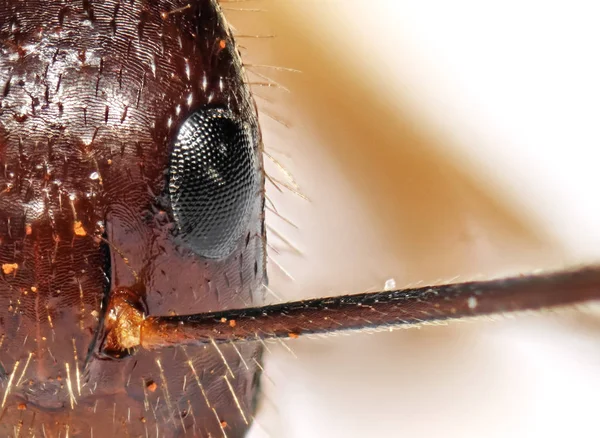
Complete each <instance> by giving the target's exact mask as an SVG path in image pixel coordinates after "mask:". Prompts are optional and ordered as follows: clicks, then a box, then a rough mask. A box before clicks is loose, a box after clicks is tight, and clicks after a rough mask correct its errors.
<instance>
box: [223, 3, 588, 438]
mask: <svg viewBox="0 0 600 438" xmlns="http://www.w3.org/2000/svg"><path fill="white" fill-rule="evenodd" d="M222 6H223V8H224V9H225V12H226V15H227V17H228V19H229V21H230V23H231V25H232V26H233V27H234V28H235V32H236V34H237V35H238V36H237V41H238V43H239V45H240V50H241V52H242V56H243V58H244V60H245V63H246V64H247V70H248V76H249V81H250V82H251V83H252V84H253V89H254V92H255V95H256V100H257V104H258V107H259V110H260V111H261V122H262V126H263V134H264V143H265V147H266V151H267V155H266V156H265V160H266V162H267V169H268V173H269V175H270V181H268V182H267V195H268V197H269V201H268V207H269V211H268V212H267V223H268V225H269V244H270V248H269V256H270V258H269V265H268V272H269V277H270V289H271V291H272V293H270V294H269V296H268V299H269V300H270V301H272V302H276V301H280V300H291V299H298V298H307V297H316V296H328V295H339V294H343V293H358V292H362V291H366V290H381V289H383V288H384V285H385V284H386V282H387V284H388V285H391V284H395V285H396V286H397V287H398V288H400V287H405V286H409V285H416V284H437V283H442V282H448V281H465V280H472V279H486V278H494V277H500V276H505V275H510V274H527V273H531V272H534V271H537V270H545V269H560V268H564V267H573V266H580V265H584V264H592V263H597V262H598V261H600V201H599V200H598V196H597V194H596V189H597V188H598V187H600V172H598V171H597V169H598V158H599V156H600V152H598V151H599V150H600V128H599V126H600V124H599V123H598V121H599V120H600V84H599V78H600V50H599V49H600V47H599V46H600V26H598V25H597V22H598V16H599V14H598V12H599V10H600V5H597V2H594V1H582V0H580V1H571V2H566V1H558V2H547V1H546V2H543V1H537V0H521V1H516V0H503V1H501V2H500V1H495V0H493V1H487V2H477V1H468V0H452V1H441V0H438V1H433V0H419V1H416V0H412V1H404V0H393V1H392V0H370V1H369V0H343V1H341V0H340V1H333V0H329V1H328V0H296V1H292V0H256V1H252V0H249V1H239V0H238V1H228V2H226V1H225V0H222ZM296 70H298V71H299V72H297V71H296ZM282 168H283V169H285V170H282ZM291 175H293V179H292V177H291ZM286 186H287V187H286ZM290 189H291V190H290ZM294 192H296V193H294ZM599 315H600V313H599V312H598V311H597V310H595V309H594V308H593V306H587V307H586V308H584V309H579V310H576V311H575V310H573V311H566V312H561V313H558V314H554V313H553V314H545V315H536V316H531V317H521V318H518V319H503V320H501V321H493V322H492V321H481V322H476V323H475V322H469V323H456V324H451V325H447V326H436V327H426V328H422V329H416V330H400V331H396V332H393V333H378V334H353V335H351V336H336V337H330V338H328V339H325V340H304V339H298V340H295V341H293V342H289V343H286V344H285V345H284V344H281V345H279V344H274V345H270V346H269V349H270V351H269V352H268V354H267V356H266V359H265V362H266V365H265V368H266V369H265V374H264V376H263V379H262V394H261V396H260V401H259V411H258V414H257V417H256V422H255V424H254V426H253V430H252V432H251V434H250V436H251V437H252V438H262V437H273V438H280V437H290V438H297V437H298V438H300V437H302V438H304V437H375V436H389V437H396V436H398V437H401V436H412V437H430V436H440V437H482V436H483V437H507V436H511V437H525V436H527V437H531V436H540V437H542V436H543V437H555V436H556V437H564V436H578V437H586V436H594V437H597V436H598V435H599V434H600V426H598V423H597V419H596V417H595V415H596V411H597V406H598V396H599V394H600V316H599ZM286 346H287V347H289V348H290V349H291V351H289V350H288V348H286Z"/></svg>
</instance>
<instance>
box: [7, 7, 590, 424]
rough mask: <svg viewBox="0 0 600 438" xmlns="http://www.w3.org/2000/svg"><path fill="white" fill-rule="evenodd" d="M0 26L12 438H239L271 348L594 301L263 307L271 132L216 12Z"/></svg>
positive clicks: (39, 19) (384, 300)
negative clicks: (271, 343) (312, 338)
mask: <svg viewBox="0 0 600 438" xmlns="http://www.w3.org/2000/svg"><path fill="white" fill-rule="evenodd" d="M0 26H1V27H0V39H1V41H2V58H1V59H0V86H1V87H3V88H2V93H3V94H2V107H1V112H0V147H1V149H0V153H1V156H0V160H1V164H2V168H3V169H2V170H3V173H2V175H1V176H0V177H1V178H2V179H1V181H0V183H1V184H2V187H0V190H2V193H1V195H0V238H1V239H2V242H1V243H2V247H1V249H0V258H1V259H0V263H1V264H2V271H3V272H2V283H1V285H2V286H1V289H0V300H2V303H1V304H0V308H1V309H4V310H3V313H2V314H1V316H2V319H1V320H0V325H1V327H2V346H1V350H0V360H1V363H2V365H3V367H4V373H3V382H2V383H3V393H2V404H1V409H2V413H1V414H0V415H1V417H0V432H2V433H3V434H13V433H15V431H16V434H17V435H19V434H23V435H27V434H29V435H41V436H43V435H47V436H59V435H69V436H90V435H94V434H95V435H96V436H140V435H141V436H145V435H148V434H157V435H159V436H180V435H185V434H189V435H190V436H220V435H226V436H242V435H243V434H244V433H245V431H246V430H247V428H248V426H249V424H250V423H251V421H252V411H253V409H254V397H255V395H256V386H257V382H258V380H257V379H258V370H259V369H260V367H261V362H260V353H261V350H262V348H261V346H262V342H263V339H264V338H269V337H282V338H292V339H294V338H296V337H298V336H300V335H303V334H311V333H330V332H333V331H336V330H347V329H353V328H382V327H388V326H396V325H402V324H411V325H412V324H420V323H422V322H426V321H439V320H447V319H454V318H463V317H468V316H477V315H482V314H489V313H497V312H509V311H520V310H527V309H539V308H544V307H550V306H556V305H563V304H571V303H574V302H580V301H586V300H589V299H593V298H597V297H598V294H599V293H600V292H599V291H598V287H597V285H598V272H597V271H596V270H594V269H589V270H582V271H577V272H566V273H558V274H553V275H547V276H541V277H526V278H522V279H512V280H507V281H496V282H482V283H476V284H458V285H450V286H441V287H435V288H430V287H425V288H421V289H415V290H411V291H393V292H382V293H379V294H368V295H358V296H352V297H336V298H331V299H317V300H313V301H308V302H299V303H288V304H282V305H276V306H274V307H260V308H256V306H260V305H261V304H262V295H263V291H262V288H261V286H262V284H263V283H265V282H266V277H265V274H264V269H265V230H264V220H263V211H264V210H263V209H264V194H263V188H264V176H263V166H262V156H261V153H262V145H261V136H260V132H259V128H258V122H257V118H256V111H255V106H254V104H253V102H252V100H251V96H250V92H249V89H248V87H247V85H246V84H245V83H244V76H243V71H242V67H241V60H240V57H239V54H238V53H237V49H236V46H235V42H234V40H233V38H232V36H231V33H230V31H229V29H228V27H227V25H226V23H225V22H224V20H223V19H222V17H221V13H220V11H219V9H218V6H217V4H216V3H215V2H214V1H212V0H210V1H209V0H205V1H200V0H199V1H197V2H186V1H180V2H172V1H150V2H141V1H140V2H136V1H133V2H119V1H117V0H114V1H109V2H104V3H101V4H100V3H99V4H96V3H95V2H88V1H84V2H52V3H49V4H45V3H44V2H31V3H23V2H18V1H5V2H2V3H0ZM236 308H237V309H242V310H226V309H236ZM248 308H251V309H248ZM181 315H183V316H181ZM173 346H175V347H177V348H167V347H173Z"/></svg>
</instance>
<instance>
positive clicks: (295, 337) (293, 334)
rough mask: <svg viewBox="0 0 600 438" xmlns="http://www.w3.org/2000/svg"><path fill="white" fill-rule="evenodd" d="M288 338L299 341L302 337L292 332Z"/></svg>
mask: <svg viewBox="0 0 600 438" xmlns="http://www.w3.org/2000/svg"><path fill="white" fill-rule="evenodd" d="M288 337H289V338H291V339H298V338H299V337H300V335H299V334H298V333H294V332H290V333H288Z"/></svg>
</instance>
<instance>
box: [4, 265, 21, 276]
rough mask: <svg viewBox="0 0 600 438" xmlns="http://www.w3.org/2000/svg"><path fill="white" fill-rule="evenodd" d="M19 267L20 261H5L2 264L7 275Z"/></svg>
mask: <svg viewBox="0 0 600 438" xmlns="http://www.w3.org/2000/svg"><path fill="white" fill-rule="evenodd" d="M18 268H19V264H18V263H4V264H3V265H2V272H4V274H5V275H8V274H12V273H14V272H15V271H16V270H17V269H18Z"/></svg>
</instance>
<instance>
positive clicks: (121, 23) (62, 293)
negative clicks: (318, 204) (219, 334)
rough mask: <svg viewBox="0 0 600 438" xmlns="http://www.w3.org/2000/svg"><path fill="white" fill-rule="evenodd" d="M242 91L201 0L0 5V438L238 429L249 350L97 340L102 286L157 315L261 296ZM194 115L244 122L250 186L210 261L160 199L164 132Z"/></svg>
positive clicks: (253, 373) (210, 10)
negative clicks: (115, 349)
mask: <svg viewBox="0 0 600 438" xmlns="http://www.w3.org/2000/svg"><path fill="white" fill-rule="evenodd" d="M243 81H244V76H243V72H242V67H241V61H240V59H239V54H238V52H237V50H236V48H235V45H234V42H233V40H232V38H231V35H230V33H229V30H228V28H227V25H226V24H225V23H224V21H223V18H222V16H221V13H220V11H219V9H218V6H217V5H216V2H215V0H196V1H192V2H188V1H182V0H175V1H169V0H145V1H144V0H125V1H119V0H106V1H101V2H100V1H98V2H96V1H88V0H83V1H66V0H63V1H52V2H47V1H43V0H39V1H18V0H14V1H9V0H0V264H1V265H2V272H0V331H1V333H0V364H1V365H2V367H3V369H2V370H1V371H2V375H1V376H0V377H1V387H0V402H1V404H2V407H1V409H0V412H1V414H0V435H3V436H4V435H7V434H11V435H12V434H13V433H15V431H16V430H19V431H23V432H21V433H31V434H35V435H36V436H44V434H46V436H58V435H61V436H64V435H65V433H66V434H67V435H68V436H90V435H91V434H92V433H93V435H94V436H146V435H147V434H152V435H156V434H158V436H180V435H185V434H186V433H187V434H189V435H190V436H221V435H222V434H223V432H222V430H221V428H224V430H225V432H226V433H227V436H230V437H231V436H242V435H243V434H244V431H245V430H246V429H247V422H249V421H250V418H251V417H250V414H251V411H252V404H253V397H254V394H255V390H256V385H257V366H258V363H257V361H259V360H260V357H259V355H260V350H259V348H258V347H257V346H255V345H250V344H249V345H245V346H242V347H238V348H239V351H236V350H235V349H233V348H232V347H231V348H230V347H229V346H225V347H220V350H221V352H218V351H217V350H216V349H215V348H214V347H206V348H187V349H185V350H184V349H170V350H165V351H162V352H158V353H156V352H137V353H134V354H132V355H131V356H128V357H125V358H122V359H118V360H111V359H106V358H102V357H100V356H99V355H98V352H97V348H96V347H95V346H97V345H98V342H96V341H97V340H101V339H102V336H103V327H102V324H101V321H102V320H103V318H104V316H105V315H104V309H106V306H107V303H108V301H109V299H110V297H111V293H112V292H113V291H114V290H116V288H128V289H129V290H131V291H132V293H134V294H135V295H136V297H137V298H139V300H140V302H141V303H142V304H143V306H144V307H145V310H146V311H147V312H148V313H150V314H155V315H159V314H185V313H195V312H202V311H209V310H221V309H226V308H230V307H243V306H247V305H253V304H258V303H260V301H261V296H260V292H259V291H260V286H261V284H262V282H263V281H264V278H263V277H264V227H263V220H262V207H263V195H262V185H263V178H262V164H261V163H262V161H261V156H260V154H261V150H262V146H261V140H260V132H259V128H258V123H257V119H256V111H255V107H254V104H253V102H252V100H251V97H250V93H249V90H248V88H247V87H246V86H245V84H244V83H243ZM207 107H211V108H223V109H224V110H226V111H227V112H228V114H231V115H232V117H234V118H236V120H238V121H239V123H242V124H243V125H244V127H245V129H247V132H248V135H249V136H250V138H251V139H252V140H253V142H252V153H253V154H254V160H253V161H252V163H254V166H255V167H254V171H255V172H256V174H257V181H258V184H257V185H256V189H255V190H254V192H253V193H252V200H251V202H250V203H249V206H248V207H247V208H246V210H245V211H246V212H245V213H244V214H246V215H247V220H246V221H245V222H243V221H242V222H243V223H242V225H240V226H241V227H242V229H241V231H240V230H238V231H237V232H238V234H240V235H241V237H237V236H236V241H235V242H234V243H233V244H229V246H230V247H232V248H233V250H228V251H226V252H223V253H219V255H222V257H219V258H217V259H215V258H211V259H209V258H203V257H202V256H201V255H200V254H198V251H195V250H194V248H193V245H189V244H186V240H185V235H183V236H182V235H181V234H182V233H181V230H180V227H179V226H178V223H177V217H176V215H175V214H174V212H173V208H172V202H171V197H170V196H169V188H168V180H169V166H170V164H171V153H172V150H173V145H174V142H175V139H176V136H177V134H178V130H179V127H180V126H181V124H182V123H183V121H184V120H186V119H187V118H188V117H189V116H190V115H191V114H193V113H194V112H195V111H198V110H200V109H202V108H207ZM178 234H179V235H178ZM234 377H235V378H234ZM234 393H235V396H236V397H237V399H238V400H239V404H240V408H239V409H238V407H237V404H236V402H235V399H234V395H233V394H234ZM240 410H241V411H242V412H240Z"/></svg>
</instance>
